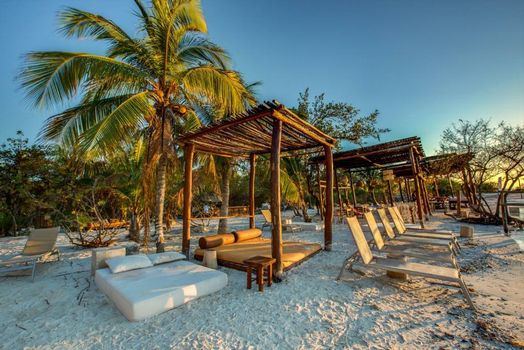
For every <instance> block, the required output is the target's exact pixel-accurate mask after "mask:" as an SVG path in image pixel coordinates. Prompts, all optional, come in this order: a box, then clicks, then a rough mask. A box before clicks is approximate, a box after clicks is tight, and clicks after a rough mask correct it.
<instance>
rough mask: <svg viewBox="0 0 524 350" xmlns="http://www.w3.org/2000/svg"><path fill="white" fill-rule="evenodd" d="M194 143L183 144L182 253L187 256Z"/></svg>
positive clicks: (189, 235)
mask: <svg viewBox="0 0 524 350" xmlns="http://www.w3.org/2000/svg"><path fill="white" fill-rule="evenodd" d="M194 154H195V145H194V144H192V143H188V144H186V145H185V146H184V157H185V164H184V208H183V211H182V253H184V254H185V255H186V256H187V257H189V249H190V239H191V201H192V199H193V198H192V197H193V156H194Z"/></svg>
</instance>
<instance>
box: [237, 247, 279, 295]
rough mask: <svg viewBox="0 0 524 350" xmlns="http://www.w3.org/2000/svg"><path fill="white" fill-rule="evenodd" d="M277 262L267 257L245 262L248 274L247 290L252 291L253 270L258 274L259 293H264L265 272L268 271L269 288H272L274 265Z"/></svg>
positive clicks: (255, 257)
mask: <svg viewBox="0 0 524 350" xmlns="http://www.w3.org/2000/svg"><path fill="white" fill-rule="evenodd" d="M275 262H276V259H274V258H267V257H265V256H254V257H252V258H249V259H246V260H244V264H246V272H247V289H251V282H252V281H253V279H252V277H251V273H252V271H253V269H255V270H256V272H257V276H256V280H257V284H258V291H259V292H263V291H264V270H266V273H267V286H268V287H271V285H272V284H273V264H274V263H275Z"/></svg>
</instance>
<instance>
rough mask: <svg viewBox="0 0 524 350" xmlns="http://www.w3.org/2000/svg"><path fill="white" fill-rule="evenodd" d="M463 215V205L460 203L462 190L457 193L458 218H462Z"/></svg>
mask: <svg viewBox="0 0 524 350" xmlns="http://www.w3.org/2000/svg"><path fill="white" fill-rule="evenodd" d="M461 213H462V203H461V201H460V188H459V189H458V191H457V216H458V217H460V216H461Z"/></svg>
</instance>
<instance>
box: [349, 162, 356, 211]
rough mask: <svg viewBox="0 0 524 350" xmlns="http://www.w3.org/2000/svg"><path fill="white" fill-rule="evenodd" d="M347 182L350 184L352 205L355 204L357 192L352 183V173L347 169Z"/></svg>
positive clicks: (354, 205)
mask: <svg viewBox="0 0 524 350" xmlns="http://www.w3.org/2000/svg"><path fill="white" fill-rule="evenodd" d="M349 184H350V185H351V196H352V198H353V207H356V206H357V194H356V193H355V184H354V183H353V173H352V172H351V170H350V171H349Z"/></svg>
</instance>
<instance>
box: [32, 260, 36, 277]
mask: <svg viewBox="0 0 524 350" xmlns="http://www.w3.org/2000/svg"><path fill="white" fill-rule="evenodd" d="M35 272H36V259H35V260H33V267H32V268H31V282H34V281H35Z"/></svg>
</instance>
